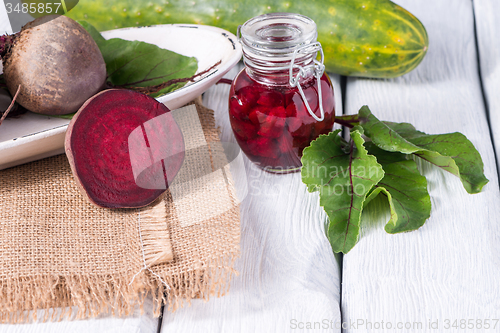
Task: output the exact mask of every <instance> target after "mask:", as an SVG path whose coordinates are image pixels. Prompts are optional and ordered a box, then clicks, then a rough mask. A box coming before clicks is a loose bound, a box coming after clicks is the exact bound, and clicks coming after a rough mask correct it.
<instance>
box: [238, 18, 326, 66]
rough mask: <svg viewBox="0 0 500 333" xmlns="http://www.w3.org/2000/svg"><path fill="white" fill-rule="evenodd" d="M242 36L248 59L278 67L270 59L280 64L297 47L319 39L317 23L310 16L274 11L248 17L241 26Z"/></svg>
mask: <svg viewBox="0 0 500 333" xmlns="http://www.w3.org/2000/svg"><path fill="white" fill-rule="evenodd" d="M238 35H241V37H240V42H241V44H242V48H243V55H244V58H245V62H247V61H248V60H250V61H251V62H257V63H259V64H260V65H266V64H267V66H270V67H275V66H273V64H272V63H269V62H277V63H276V64H274V65H278V66H279V65H280V64H279V63H281V65H283V62H286V61H290V60H291V59H292V56H293V53H294V51H295V50H297V49H298V48H300V47H303V46H304V45H307V44H311V43H314V42H316V39H317V36H318V33H317V30H316V23H315V22H314V21H313V20H311V19H310V18H308V17H307V16H304V15H300V14H294V13H271V14H264V15H260V16H256V17H254V18H252V19H250V20H248V21H247V22H245V23H244V24H243V25H242V26H240V27H239V34H238ZM314 57H315V55H314ZM307 58H309V59H312V58H313V56H312V55H309V56H308V57H307ZM297 60H299V61H300V59H297ZM267 66H266V67H267Z"/></svg>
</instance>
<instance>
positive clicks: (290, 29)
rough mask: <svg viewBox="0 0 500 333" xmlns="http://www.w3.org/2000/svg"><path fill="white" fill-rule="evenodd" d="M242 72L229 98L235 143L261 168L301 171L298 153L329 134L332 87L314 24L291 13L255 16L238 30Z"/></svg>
mask: <svg viewBox="0 0 500 333" xmlns="http://www.w3.org/2000/svg"><path fill="white" fill-rule="evenodd" d="M239 31H240V33H241V38H240V42H241V43H242V46H243V59H244V62H245V68H244V69H243V70H242V71H241V72H240V73H239V74H238V75H237V76H236V78H235V80H234V81H233V83H232V85H231V89H230V94H229V118H230V121H231V127H232V129H233V132H234V135H235V137H236V140H237V142H238V144H239V145H240V147H241V149H242V150H243V152H244V153H245V154H246V155H247V156H248V158H249V159H250V160H251V161H252V162H254V163H255V164H257V165H258V166H259V167H260V168H262V169H264V170H266V171H269V172H274V173H289V172H294V171H298V170H300V167H301V166H302V165H301V162H300V158H301V156H302V151H303V149H304V148H305V147H307V146H308V145H309V144H310V142H311V141H312V140H314V139H316V138H317V137H318V136H319V135H320V134H327V133H328V132H330V131H331V130H332V127H333V122H334V119H335V101H334V95H333V87H332V84H331V81H330V79H329V77H328V75H327V74H326V73H324V66H323V64H322V60H321V62H320V61H318V60H316V57H317V52H318V51H320V52H321V58H323V53H322V50H321V45H320V44H319V43H318V42H316V38H317V32H316V24H315V23H314V21H312V20H311V19H309V18H307V17H305V16H302V15H298V14H290V13H274V14H266V15H261V16H258V17H255V18H253V19H251V20H249V21H247V22H246V23H245V24H244V25H243V26H241V27H240V30H239Z"/></svg>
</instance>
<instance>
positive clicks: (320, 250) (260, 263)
mask: <svg viewBox="0 0 500 333" xmlns="http://www.w3.org/2000/svg"><path fill="white" fill-rule="evenodd" d="M240 66H241V65H240ZM240 68H241V67H240ZM238 71H239V69H233V70H232V71H231V72H230V73H229V74H228V75H226V77H228V78H231V79H232V78H233V77H234V76H235V75H236V73H237V72H238ZM332 81H333V83H334V89H335V92H336V103H337V114H341V112H342V107H341V94H340V93H339V92H340V85H339V77H338V76H335V77H332ZM228 94H229V86H228V85H226V84H221V85H218V86H215V87H212V88H210V90H208V91H207V92H206V93H205V95H204V99H203V101H204V104H205V105H206V106H207V107H209V108H212V109H213V110H215V117H216V122H217V124H218V126H220V127H221V130H222V137H221V138H222V141H226V142H235V140H234V136H233V134H232V130H231V128H230V125H229V116H228V112H227V101H228ZM243 160H244V165H242V166H241V168H240V170H236V171H233V170H232V171H233V172H232V173H233V176H235V184H236V187H237V188H239V189H240V190H241V188H242V187H244V186H245V184H246V186H247V187H248V194H247V195H246V197H245V198H244V200H243V202H242V204H241V258H240V259H239V260H238V261H237V264H236V269H237V270H238V271H239V272H240V274H239V276H236V277H234V280H233V282H232V284H231V289H230V291H229V293H228V294H227V295H226V296H224V297H222V298H213V299H210V301H209V302H207V303H205V302H203V301H201V300H200V301H194V302H192V305H191V306H190V307H187V308H183V309H181V310H179V311H177V312H175V313H173V314H171V313H168V312H165V313H164V318H163V324H162V333H167V332H270V333H271V332H273V333H274V332H287V331H290V330H293V328H294V327H295V326H297V328H298V327H299V325H300V323H304V325H305V323H307V322H312V323H314V322H320V323H322V325H323V324H324V323H323V321H324V320H326V321H327V322H328V323H330V322H334V323H335V322H337V323H338V324H337V326H338V327H340V306H339V301H340V291H339V290H340V274H339V264H338V261H337V260H336V258H335V257H334V255H333V253H332V251H331V248H330V245H329V243H328V241H327V239H326V237H325V233H324V223H325V219H326V216H325V214H324V212H323V211H322V209H321V208H320V207H319V204H318V197H317V195H313V194H309V193H307V192H306V188H305V185H304V184H303V183H302V182H301V180H300V174H298V173H295V174H289V175H272V174H268V173H265V172H262V171H260V169H258V168H257V167H256V166H254V165H253V164H252V163H251V162H249V160H248V159H247V158H246V157H244V159H243ZM242 171H244V172H243V173H242ZM332 325H333V327H335V324H332ZM323 326H324V325H323ZM326 326H329V324H327V325H326ZM329 327H330V326H329ZM322 331H328V332H340V329H333V330H332V329H324V330H323V328H320V329H318V330H315V332H322Z"/></svg>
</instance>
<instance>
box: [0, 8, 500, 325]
mask: <svg viewBox="0 0 500 333" xmlns="http://www.w3.org/2000/svg"><path fill="white" fill-rule="evenodd" d="M0 1H2V0H0ZM395 2H396V3H398V4H400V5H401V6H403V7H404V8H406V9H408V10H409V11H410V12H412V13H413V14H415V15H416V16H417V17H418V18H419V19H420V20H421V21H422V22H423V24H424V25H425V27H426V29H427V32H428V34H429V40H430V46H429V52H428V54H427V56H426V57H425V59H424V61H423V62H422V63H421V64H420V66H419V67H418V68H417V69H416V70H414V71H413V72H411V73H409V74H407V75H405V76H403V77H400V78H397V79H392V80H370V79H357V78H349V79H348V80H347V85H346V89H345V91H344V92H341V90H340V84H339V82H340V78H339V77H338V76H335V75H332V76H331V77H332V80H333V81H334V83H335V93H336V102H337V114H338V115H339V114H352V113H356V112H357V110H358V109H359V108H360V107H361V106H362V105H364V104H367V105H369V106H370V108H371V109H372V111H373V112H374V113H375V114H376V115H377V116H378V117H379V118H380V119H383V120H391V121H399V122H403V121H405V122H411V123H413V124H414V125H415V126H416V127H417V129H419V130H421V131H424V132H427V133H445V132H453V131H460V132H462V133H464V134H465V135H466V136H467V137H468V138H469V139H470V140H471V141H472V142H473V143H474V145H475V146H476V147H477V149H478V150H479V152H480V153H481V155H482V157H483V161H484V164H485V173H486V176H487V177H488V178H489V179H490V183H489V184H488V185H486V186H485V188H484V190H483V192H482V193H480V194H475V195H469V194H467V193H466V192H465V190H464V189H463V188H462V185H461V183H460V182H459V181H458V179H456V178H455V177H453V176H451V175H449V174H446V173H444V172H442V171H440V170H436V169H434V168H432V167H430V166H429V165H427V164H425V163H424V164H422V165H421V170H422V171H423V173H424V174H425V175H426V176H427V178H428V181H429V186H428V187H429V192H430V194H431V197H432V206H433V207H432V215H431V218H430V219H429V220H428V221H427V223H426V224H425V225H424V226H423V227H422V228H420V229H419V230H418V231H415V232H411V233H406V234H399V235H389V234H386V233H385V232H384V230H383V224H384V222H385V221H386V220H387V219H388V217H387V216H380V208H381V207H382V206H383V202H382V201H381V200H376V201H374V202H373V203H372V204H370V206H369V207H367V210H366V213H367V214H366V217H365V218H364V220H363V226H362V238H361V240H360V242H359V243H358V244H357V245H356V247H355V248H354V249H353V250H352V251H351V252H350V253H349V254H347V255H345V256H343V259H341V257H340V256H334V255H333V254H332V253H331V250H330V248H329V245H328V242H327V240H326V238H325V236H324V232H323V230H324V223H325V215H324V213H323V212H322V211H321V210H320V209H319V207H318V205H317V196H315V195H311V194H307V193H306V190H305V187H304V186H303V185H302V184H301V182H300V176H299V175H298V174H293V175H284V176H275V175H269V174H265V173H262V172H260V171H259V170H258V169H257V168H255V167H254V166H253V165H252V164H251V163H250V162H248V160H246V159H245V165H244V168H242V170H240V172H239V173H238V174H242V172H241V171H244V172H245V173H246V176H245V177H246V179H244V178H242V177H237V179H236V183H237V186H242V184H244V183H246V184H248V187H249V193H248V195H247V197H246V199H245V200H244V201H243V203H242V207H241V216H242V221H241V232H242V238H241V251H242V256H241V258H240V260H238V262H237V267H236V268H237V269H238V270H239V271H240V275H239V276H237V277H235V278H234V281H233V283H232V287H231V290H230V292H229V293H228V294H227V295H226V296H224V297H222V298H219V299H211V300H210V301H209V302H204V301H201V300H200V301H198V300H196V301H194V302H193V304H192V305H191V307H186V308H183V309H181V310H179V311H177V312H175V313H168V312H165V313H164V317H163V320H162V327H161V332H163V333H169V332H287V331H291V332H296V331H299V332H300V331H307V332H321V331H329V332H341V330H340V329H335V328H333V329H323V328H321V329H315V330H300V329H294V327H295V323H296V324H298V323H299V322H301V323H303V324H304V325H305V324H306V323H307V322H312V323H314V322H320V323H322V324H324V323H325V322H328V323H329V322H330V321H333V322H334V326H335V322H336V323H337V325H339V324H340V323H341V320H342V322H344V326H345V329H344V330H342V332H353V333H354V332H389V331H395V332H500V323H498V324H497V326H496V328H495V329H493V328H492V327H491V328H490V329H488V330H487V329H485V328H484V327H485V325H484V323H485V320H486V319H489V321H490V324H491V326H492V325H493V324H494V321H493V320H494V319H499V320H500V214H499V213H500V211H499V207H500V201H499V200H500V196H499V186H498V173H497V167H496V163H500V159H495V155H494V149H493V147H494V146H493V143H494V145H495V146H496V150H497V151H498V152H499V153H500V69H498V68H497V67H496V66H497V65H498V63H499V61H500V2H499V1H498V0H474V1H471V0H418V1H417V0H413V1H411V0H397V1H395ZM1 10H2V6H1V4H0V31H3V29H4V28H3V27H2V22H3V16H2V15H3V14H2V11H1ZM475 24H476V30H477V36H478V37H477V38H476V35H475ZM237 71H238V69H233V70H232V71H231V72H230V73H229V74H228V75H227V77H229V78H232V77H234V75H235V74H236V73H237ZM483 87H484V97H485V98H486V101H485V99H484V98H483V93H482V91H483V90H482V88H483ZM342 93H344V95H345V106H344V107H343V106H342V105H341V95H342ZM227 95H228V86H227V85H218V86H214V87H212V88H211V89H210V90H209V91H208V92H207V93H205V95H204V99H203V100H204V103H205V104H206V105H207V106H208V107H210V108H212V109H214V110H215V111H216V120H217V123H218V124H219V125H220V126H221V127H222V130H223V131H222V137H223V139H224V140H229V141H231V140H234V138H233V137H232V134H231V131H230V128H229V121H228V117H227V105H226V101H227ZM485 102H486V103H485ZM488 112H489V114H488ZM339 265H342V267H340V266H339ZM341 268H342V269H341ZM341 285H342V288H341ZM146 310H147V309H146ZM447 320H449V325H450V327H449V329H446V326H445V325H446V323H447ZM455 320H457V323H458V325H459V327H460V324H461V322H460V321H461V320H464V321H465V322H467V325H469V324H470V322H469V320H472V322H473V323H474V324H473V325H474V328H465V329H460V328H458V329H456V328H454V327H452V326H451V325H452V324H453V322H454V321H455ZM436 321H437V323H438V325H439V328H438V329H434V328H435V327H436V326H435V323H436ZM382 322H383V324H382ZM388 323H390V325H392V329H389V328H388ZM429 323H432V327H431V326H430V324H429ZM479 323H482V327H481V328H479ZM370 324H371V325H372V327H373V328H372V329H370V328H369V325H370ZM381 325H384V326H383V328H382V326H381ZM398 325H402V326H403V329H396V328H397V326H398ZM420 325H421V326H420ZM157 326H158V320H156V319H154V318H151V316H150V312H148V311H146V313H145V314H144V315H142V316H140V315H139V314H136V315H135V316H132V317H130V318H126V319H119V318H112V317H108V316H102V317H100V318H98V319H94V320H86V321H78V322H61V323H47V324H27V325H0V332H156V331H157ZM404 326H407V327H408V328H404ZM409 327H411V328H409ZM377 328H378V329H377Z"/></svg>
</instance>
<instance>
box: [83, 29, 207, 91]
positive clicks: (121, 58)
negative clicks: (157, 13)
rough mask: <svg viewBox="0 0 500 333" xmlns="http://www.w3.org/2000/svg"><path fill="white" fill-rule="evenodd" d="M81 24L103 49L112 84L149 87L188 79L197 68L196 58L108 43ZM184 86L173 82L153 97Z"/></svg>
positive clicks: (135, 43) (134, 44) (150, 46)
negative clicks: (174, 80)
mask: <svg viewBox="0 0 500 333" xmlns="http://www.w3.org/2000/svg"><path fill="white" fill-rule="evenodd" d="M78 23H80V24H81V25H82V26H83V27H84V28H85V29H86V30H87V31H88V32H89V33H90V35H91V36H92V38H94V40H95V42H96V43H97V46H98V47H99V49H100V50H101V53H102V56H103V58H104V61H105V62H106V71H107V72H108V81H109V82H110V83H111V84H113V85H116V86H121V87H124V88H126V87H150V86H155V85H160V84H162V83H164V82H168V81H170V80H173V79H180V78H189V77H191V76H193V75H194V74H195V73H196V70H197V69H198V62H197V60H196V58H194V57H186V56H183V55H180V54H177V53H175V52H172V51H169V50H165V49H162V48H160V47H158V46H156V45H153V44H149V43H145V42H140V41H127V40H124V39H120V38H112V39H109V40H106V39H105V38H104V37H102V35H101V34H100V33H99V32H98V31H97V29H95V28H94V27H93V26H92V25H91V24H90V23H88V22H86V21H79V22H78ZM184 84H185V82H182V83H174V84H172V85H169V86H168V87H166V88H163V89H162V90H160V91H159V92H157V93H154V94H151V95H152V96H153V97H156V96H160V95H163V94H166V93H168V92H171V91H173V90H175V89H178V88H180V87H182V86H183V85H184Z"/></svg>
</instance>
